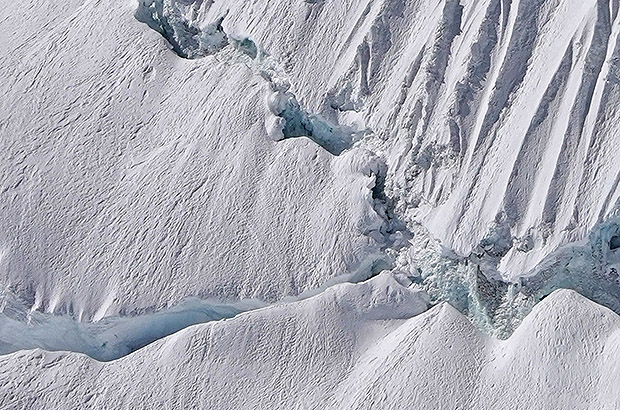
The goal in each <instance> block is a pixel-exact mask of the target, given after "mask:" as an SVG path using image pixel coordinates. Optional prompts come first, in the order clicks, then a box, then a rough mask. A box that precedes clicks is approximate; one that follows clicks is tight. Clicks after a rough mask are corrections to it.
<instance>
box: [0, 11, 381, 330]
mask: <svg viewBox="0 0 620 410" xmlns="http://www.w3.org/2000/svg"><path fill="white" fill-rule="evenodd" d="M29 6H30V5H29V4H23V5H22V6H21V7H23V8H27V7H29ZM13 7H18V6H13ZM33 7H34V6H33ZM42 7H50V10H49V11H50V13H53V12H54V11H55V6H51V5H43V6H37V13H44V12H45V9H41V8H42ZM52 7H53V8H52ZM135 10H136V4H133V3H132V2H121V3H118V4H116V5H114V4H110V3H109V2H106V3H100V2H86V3H84V4H82V5H81V6H80V7H77V8H75V9H73V10H72V12H71V13H72V14H69V13H67V14H68V16H67V17H66V18H64V17H63V15H59V16H58V17H57V19H58V21H55V23H56V24H55V25H54V27H53V28H52V29H50V30H46V31H43V32H41V33H39V34H38V35H37V36H35V37H32V38H30V40H27V41H26V43H25V44H24V45H21V46H20V47H18V48H17V49H16V50H14V52H11V53H8V55H5V56H4V57H3V60H2V65H1V68H0V70H1V71H0V77H2V78H4V79H6V80H5V81H2V83H1V84H0V93H2V95H5V96H13V97H9V98H4V99H3V100H2V102H0V118H2V120H0V133H1V134H2V136H3V137H2V138H1V140H0V144H1V147H0V152H1V154H0V155H1V156H2V158H1V162H2V164H3V165H2V167H1V169H0V173H1V175H2V178H1V180H2V193H1V194H0V206H1V208H2V213H1V216H0V226H1V229H0V232H1V237H0V245H1V248H2V259H1V267H0V275H1V280H2V284H3V288H6V292H9V293H11V294H13V295H16V296H17V297H18V298H20V299H21V300H23V301H25V303H26V304H27V305H28V306H30V307H31V308H32V310H40V311H44V312H48V313H70V314H72V315H73V316H74V317H76V318H78V319H81V320H91V319H95V320H98V319H101V318H102V317H104V316H107V315H115V314H118V313H122V314H135V313H140V312H143V311H146V310H153V309H158V308H162V307H166V306H169V305H171V304H174V303H177V302H179V301H180V300H182V299H183V298H184V297H186V296H195V297H202V298H207V297H217V298H220V299H224V300H227V299H238V298H259V299H263V300H267V301H274V300H278V299H280V298H282V297H284V296H295V295H298V294H300V293H302V292H304V291H306V290H310V289H316V288H319V287H320V286H322V285H324V284H325V283H326V282H327V281H328V280H329V279H332V278H335V277H337V276H342V275H349V276H351V275H353V276H355V275H358V276H359V277H360V278H365V277H367V276H368V275H369V274H370V273H371V271H372V269H373V264H374V263H375V262H376V261H378V260H381V259H383V255H382V253H381V248H382V247H383V245H384V244H383V243H382V241H383V237H382V235H381V234H377V235H373V232H375V231H378V230H379V228H380V227H381V226H382V224H383V223H384V222H383V220H382V218H381V217H380V216H379V215H377V213H376V212H375V210H374V209H373V206H374V201H373V199H372V191H371V188H372V187H373V186H374V180H375V176H374V174H375V173H376V172H377V171H376V169H377V168H378V166H379V165H378V164H379V162H378V160H377V159H376V158H374V156H373V155H372V154H370V153H369V152H367V151H365V150H363V149H355V150H351V151H350V152H347V153H345V154H343V155H341V156H339V157H334V156H333V155H331V154H330V153H328V152H326V151H325V150H324V149H322V148H321V147H320V146H318V145H316V144H314V143H312V142H311V141H309V140H307V139H295V140H290V141H282V142H278V143H277V142H275V141H273V140H272V138H271V137H270V135H269V134H268V132H267V128H266V125H265V124H266V122H270V121H271V122H273V120H272V118H273V117H274V114H272V113H271V111H270V110H269V109H268V106H267V103H266V100H267V98H268V96H269V95H271V93H272V90H271V85H270V83H269V82H268V81H266V80H265V79H263V78H262V77H261V75H260V73H259V72H257V71H256V70H255V69H254V68H252V67H251V65H250V62H249V59H248V58H244V57H245V56H243V55H239V53H237V52H235V51H234V50H225V51H223V53H221V54H220V55H218V56H216V57H213V56H211V57H207V58H204V59H201V60H194V61H188V60H184V59H180V58H178V57H177V56H176V55H175V54H174V53H172V52H171V51H170V50H169V49H168V47H167V45H166V43H165V41H163V39H162V38H161V37H160V36H159V35H158V34H157V33H155V32H154V31H153V30H151V29H150V28H149V27H148V26H147V25H145V24H142V23H140V22H139V21H137V20H136V19H135V18H134V12H135ZM9 11H12V10H9ZM4 24H5V25H6V24H10V21H5V23H4ZM9 27H10V26H9Z"/></svg>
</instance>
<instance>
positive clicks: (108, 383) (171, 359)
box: [0, 274, 620, 410]
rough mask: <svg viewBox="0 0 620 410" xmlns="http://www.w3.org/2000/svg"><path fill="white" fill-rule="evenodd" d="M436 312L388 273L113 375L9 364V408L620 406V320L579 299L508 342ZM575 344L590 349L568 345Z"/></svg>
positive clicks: (213, 333)
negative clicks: (619, 372)
mask: <svg viewBox="0 0 620 410" xmlns="http://www.w3.org/2000/svg"><path fill="white" fill-rule="evenodd" d="M425 310H426V303H425V302H424V300H423V299H422V298H421V295H420V294H419V293H416V292H413V291H411V290H410V289H407V288H404V287H403V286H401V285H399V284H398V283H397V282H395V281H394V280H393V279H391V277H390V276H389V275H386V274H384V275H380V276H379V277H377V278H375V279H373V280H371V281H369V282H366V283H362V284H358V285H350V284H346V285H338V286H336V287H334V288H332V289H330V290H328V291H326V292H324V293H322V294H321V295H318V296H316V297H314V298H311V299H309V300H306V301H302V302H297V303H294V304H291V305H286V306H283V305H280V306H273V307H269V308H266V309H262V310H258V311H255V312H250V313H247V314H243V315H241V316H239V317H237V318H234V319H231V320H227V321H222V322H218V323H214V324H207V325H199V326H194V327H191V328H188V329H186V330H184V331H182V332H179V333H177V334H175V335H173V336H170V337H168V338H166V339H164V340H161V341H159V342H157V343H155V344H152V345H150V346H147V347H146V348H144V349H142V350H140V351H138V352H136V353H134V354H132V355H129V356H127V357H125V358H122V359H120V360H118V361H114V362H110V363H105V364H104V363H99V362H96V361H94V360H92V359H90V358H88V357H86V356H82V355H78V354H73V353H46V352H43V351H40V350H34V351H30V352H19V353H15V354H13V355H10V356H4V357H1V358H0V369H1V371H0V386H1V387H0V401H1V402H2V403H4V404H6V405H9V406H14V407H30V408H64V407H70V408H74V407H78V408H118V407H131V408H135V407H145V408H152V407H174V408H217V409H239V408H250V407H252V408H265V409H267V408H313V409H314V408H316V409H324V408H329V409H332V408H333V409H344V408H347V409H370V408H378V407H379V408H385V409H402V408H407V407H410V406H411V405H412V404H414V405H415V407H416V408H420V409H441V408H459V409H497V408H502V409H523V408H532V407H541V408H545V409H566V408H580V409H592V410H594V409H597V410H602V409H610V410H611V409H616V408H618V406H619V405H620V395H619V394H618V389H617V388H616V386H615V385H614V382H615V380H617V377H618V376H620V374H618V371H619V369H618V366H616V365H615V364H616V363H617V361H618V360H619V359H620V356H619V355H620V350H619V349H618V346H619V344H618V337H619V335H620V318H619V317H618V316H617V315H616V314H615V313H613V312H611V311H609V310H607V309H605V308H602V307H600V306H597V305H595V304H593V303H592V302H590V301H588V300H586V299H585V298H583V297H581V296H579V295H578V294H576V293H575V292H572V291H558V292H555V293H553V294H552V295H550V296H549V297H548V298H546V299H545V300H544V301H543V302H541V303H540V304H539V305H538V306H537V307H536V308H535V310H534V312H533V313H532V315H530V316H529V317H528V318H527V319H526V321H524V323H523V324H522V326H521V327H520V328H519V330H518V331H517V332H516V333H515V334H514V335H513V336H512V337H511V338H510V339H508V340H507V341H501V342H500V341H495V340H492V339H490V338H488V337H487V336H484V335H482V334H480V333H479V332H478V331H477V330H476V329H475V328H474V327H473V326H472V325H471V323H470V322H469V321H467V320H466V319H465V318H464V317H463V316H461V315H460V314H459V313H458V312H457V311H456V310H454V309H453V308H451V307H450V306H449V305H446V304H442V305H439V306H436V307H434V308H432V309H430V310H429V311H427V312H425V313H422V312H424V311H425ZM575 340H577V341H584V342H583V343H571V342H568V341H575ZM507 375H509V377H507ZM54 392H64V393H63V394H55V393H54Z"/></svg>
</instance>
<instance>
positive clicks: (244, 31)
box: [198, 0, 620, 279]
mask: <svg viewBox="0 0 620 410" xmlns="http://www.w3.org/2000/svg"><path fill="white" fill-rule="evenodd" d="M200 10H201V12H202V15H199V17H198V19H199V20H200V21H212V20H214V19H215V18H217V17H218V16H224V15H226V18H225V19H224V21H223V26H224V28H225V29H226V30H227V32H229V33H234V34H236V35H238V36H250V37H251V38H252V39H253V40H254V41H255V42H256V43H257V44H260V45H261V46H262V47H264V48H265V49H266V50H268V51H269V52H270V53H271V54H272V55H273V56H274V57H275V58H276V59H278V60H280V61H282V64H283V65H284V66H285V67H286V70H287V73H288V74H289V76H290V78H291V82H292V83H293V84H294V85H295V90H296V94H297V96H298V97H299V98H300V99H301V100H303V101H304V103H306V104H307V105H308V106H309V107H312V108H313V109H315V110H317V111H320V112H321V113H323V114H324V115H325V116H327V117H330V118H341V120H342V121H345V122H355V123H360V122H361V123H362V124H364V125H365V126H366V127H368V128H369V129H370V130H372V131H373V132H374V135H375V138H373V139H372V141H371V142H369V143H368V144H369V145H372V146H374V147H375V148H374V149H375V150H376V152H378V153H382V154H383V155H384V156H385V158H386V161H387V163H388V165H389V177H388V183H387V186H388V190H389V193H390V195H391V196H393V197H394V199H395V200H396V201H397V204H398V209H399V211H400V212H401V214H402V215H403V216H404V215H407V216H408V217H410V218H414V219H417V220H420V221H422V222H423V223H424V224H425V225H426V226H427V227H428V228H429V229H430V230H431V231H432V232H433V234H434V235H435V236H436V237H437V238H439V239H441V240H442V241H443V242H444V244H445V245H446V246H448V247H450V248H452V249H454V250H456V251H457V252H458V253H459V254H461V255H463V256H467V255H469V254H470V253H471V252H472V251H475V250H476V247H477V246H478V245H479V244H481V243H482V244H484V240H485V238H488V237H490V238H493V239H495V238H496V237H499V238H498V239H501V241H500V240H498V241H496V242H497V244H496V246H494V247H493V248H492V249H488V251H489V252H490V253H491V254H492V255H493V256H498V257H499V258H500V259H501V261H499V266H498V268H499V271H500V272H501V273H502V274H503V275H504V277H506V278H510V279H514V278H516V277H518V276H521V275H523V274H524V273H526V272H527V271H529V270H531V269H532V268H534V267H535V265H536V264H538V263H539V262H540V261H541V260H542V259H544V257H545V256H546V255H548V254H549V253H551V252H553V251H554V250H555V249H556V248H557V247H558V246H561V245H563V244H566V243H570V242H573V241H578V240H581V239H584V238H585V237H587V235H588V232H589V231H590V229H592V228H593V227H594V225H595V224H596V223H598V222H601V221H602V220H604V219H605V218H606V216H608V214H609V213H610V212H611V211H612V210H613V208H614V206H615V205H616V203H617V201H618V198H619V196H620V189H619V188H618V181H619V180H620V167H618V164H617V160H616V158H617V157H618V154H619V148H618V147H619V146H620V137H619V136H618V135H620V133H619V129H618V124H620V122H619V121H618V120H619V118H618V115H619V114H618V109H617V107H618V105H617V100H618V92H619V90H620V88H619V85H618V84H619V83H618V74H617V72H618V69H619V65H618V64H619V63H618V61H620V60H618V52H619V50H620V49H619V48H618V33H619V30H620V19H619V17H618V4H617V2H615V1H599V0H585V1H584V0H552V1H547V0H520V1H502V0H484V1H482V0H477V1H473V0H466V1H455V0H450V1H439V0H416V1H402V0H383V1H371V0H366V1H352V0H349V1H346V0H342V1H316V2H302V1H298V2H289V1H271V2H262V1H256V0H246V1H238V2H232V3H229V2H223V1H219V2H203V3H202V7H201V8H200ZM275 22H286V24H283V23H279V24H276V23H275Z"/></svg>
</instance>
